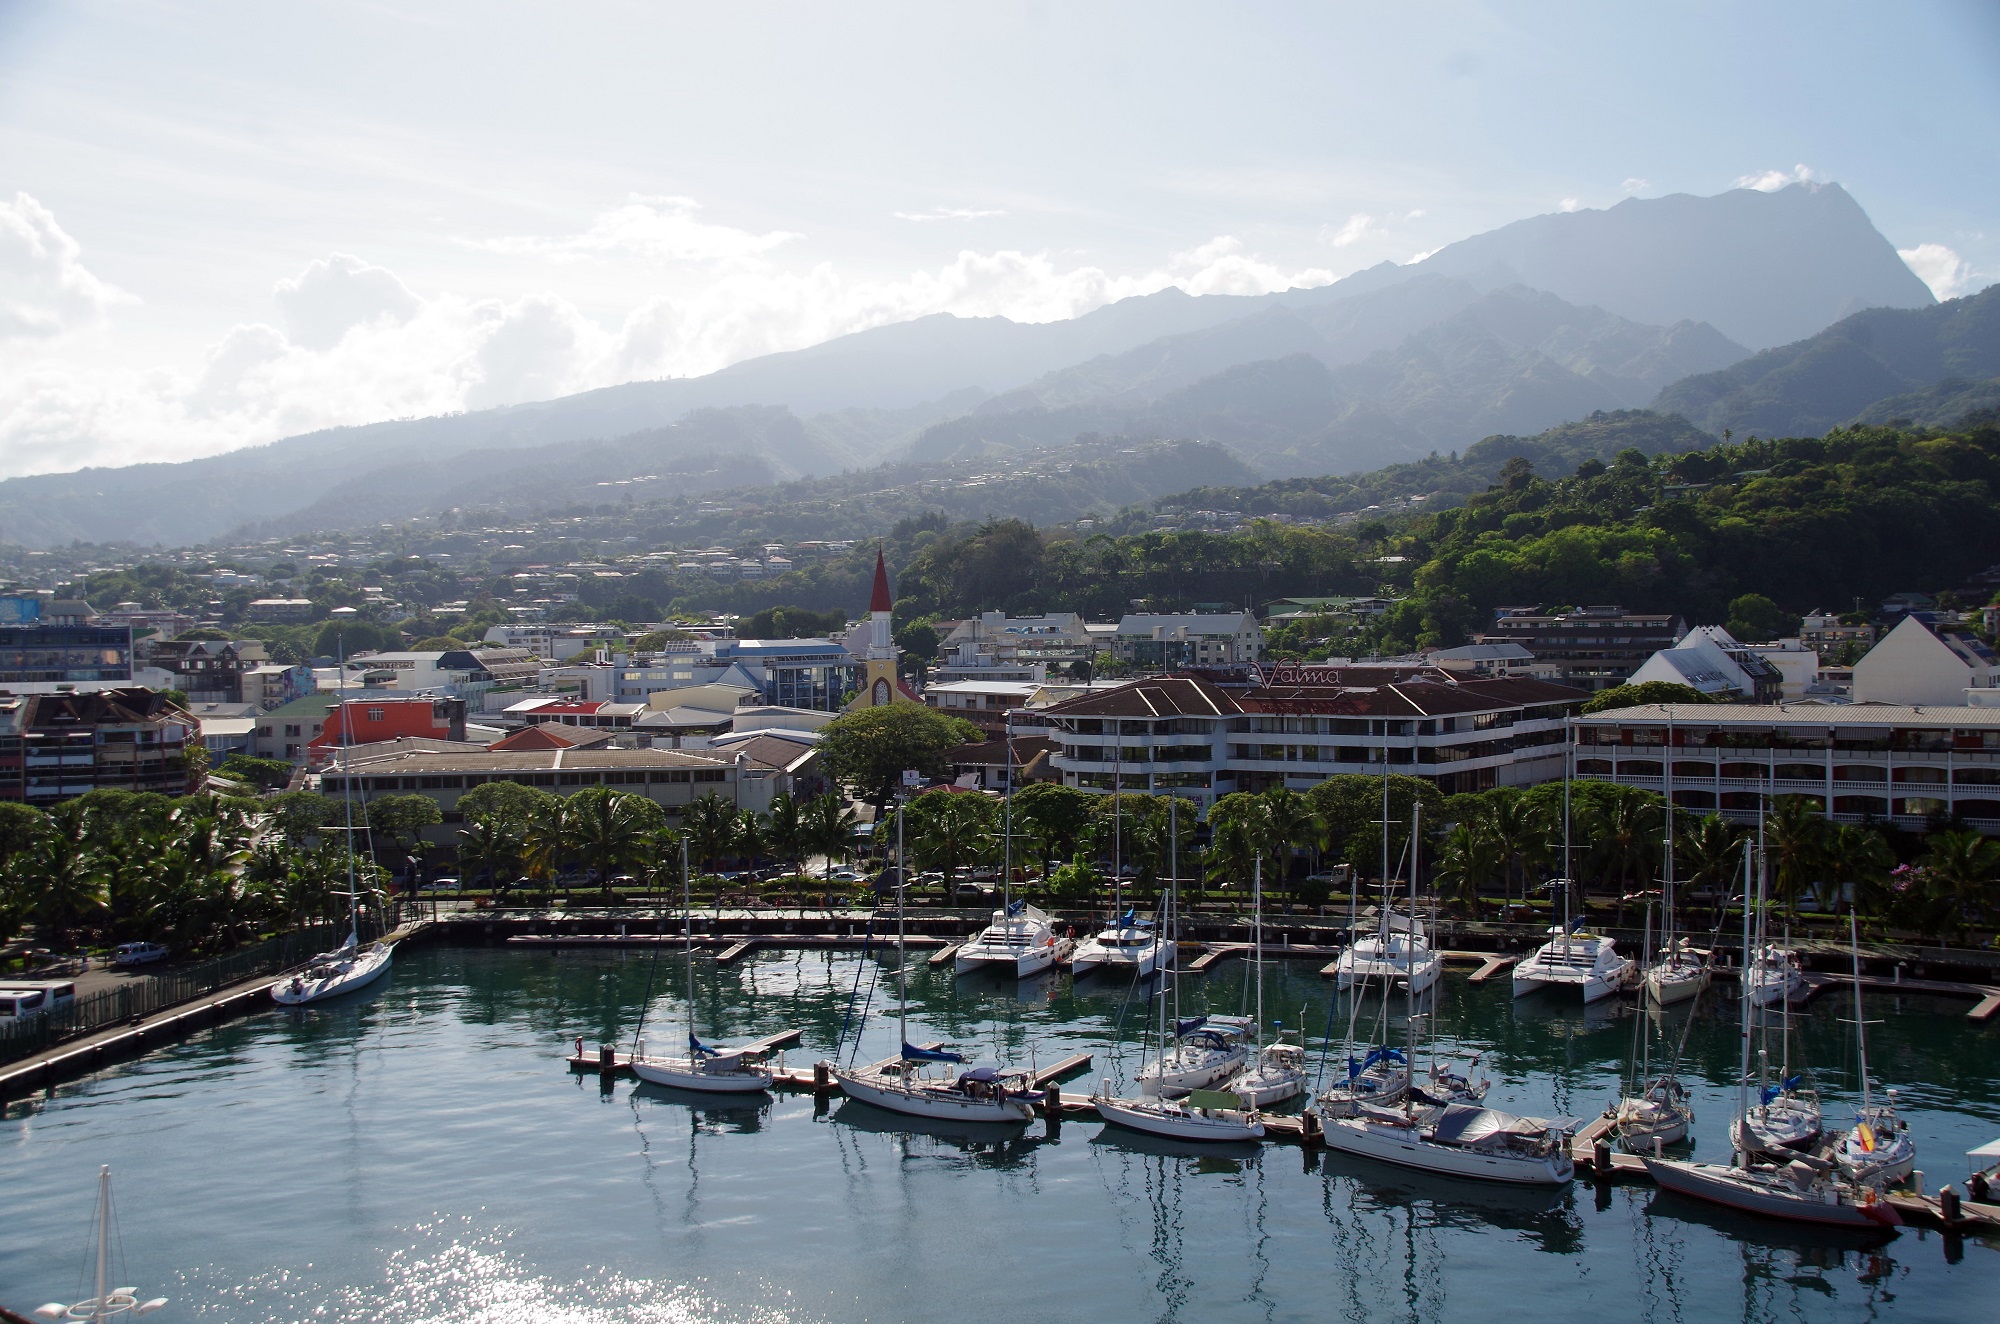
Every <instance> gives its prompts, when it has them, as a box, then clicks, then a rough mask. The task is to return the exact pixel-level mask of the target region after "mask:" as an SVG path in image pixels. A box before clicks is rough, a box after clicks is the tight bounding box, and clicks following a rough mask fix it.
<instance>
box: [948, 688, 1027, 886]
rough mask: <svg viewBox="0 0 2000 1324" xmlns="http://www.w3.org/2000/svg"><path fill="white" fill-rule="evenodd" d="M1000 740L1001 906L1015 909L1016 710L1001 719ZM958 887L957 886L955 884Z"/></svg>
mask: <svg viewBox="0 0 2000 1324" xmlns="http://www.w3.org/2000/svg"><path fill="white" fill-rule="evenodd" d="M1000 738H1001V739H1002V740H1004V741H1006V742H1007V786H1006V789H1005V790H1003V791H1002V792H1001V793H1000V905H1001V907H1002V908H1003V909H1006V910H1012V909H1013V908H1014V710H1013V709H1012V708H1009V709H1008V710H1007V711H1006V713H1005V714H1004V715H1002V717H1001V719H1000ZM954 886H956V884H954Z"/></svg>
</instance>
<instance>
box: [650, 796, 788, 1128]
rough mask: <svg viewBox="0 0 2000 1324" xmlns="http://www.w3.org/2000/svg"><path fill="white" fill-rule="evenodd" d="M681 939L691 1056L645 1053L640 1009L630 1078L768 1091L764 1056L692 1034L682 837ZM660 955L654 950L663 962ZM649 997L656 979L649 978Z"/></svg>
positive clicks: (690, 921) (690, 933)
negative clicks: (714, 1043) (707, 1042)
mask: <svg viewBox="0 0 2000 1324" xmlns="http://www.w3.org/2000/svg"><path fill="white" fill-rule="evenodd" d="M681 914H682V921H681V933H682V937H683V939H684V948H685V951H686V956H687V969H686V974H685V979H684V982H683V985H682V996H683V997H684V998H685V999H686V1002H687V1052H686V1053H684V1054H680V1055H671V1056H662V1055H656V1054H652V1053H648V1052H647V1051H646V1040H645V1038H644V1036H645V1033H646V1009H645V1006H644V1005H643V1004H642V1005H641V1006H640V1008H639V1025H638V1028H636V1029H635V1030H633V1032H632V1074H633V1075H635V1076H637V1077H638V1078H639V1079H640V1080H643V1081H645V1082H646V1083H647V1084H649V1085H671V1086H673V1087H674V1088H676V1089H683V1090H698V1091H700V1092H701V1093H704V1094H754V1093H756V1092H757V1091H759V1090H762V1089H767V1088H769V1086H770V1084H771V1068H770V1067H769V1066H767V1065H766V1064H765V1062H764V1058H763V1054H762V1053H755V1052H745V1051H742V1050H740V1049H738V1050H731V1049H727V1048H715V1047H711V1046H710V1045H708V1044H704V1043H703V1042H702V1041H701V1040H700V1039H699V1038H697V1037H696V1036H695V1028H694V893H693V891H692V886H691V884H690V883H689V881H688V854H687V837H686V835H685V834H683V836H682V837H681ZM659 958H660V949H659V948H658V947H657V946H656V947H654V948H653V960H654V962H655V963H657V962H658V961H659ZM646 983H647V989H648V992H649V993H650V991H651V987H652V979H651V976H650V975H649V976H648V978H647V981H646Z"/></svg>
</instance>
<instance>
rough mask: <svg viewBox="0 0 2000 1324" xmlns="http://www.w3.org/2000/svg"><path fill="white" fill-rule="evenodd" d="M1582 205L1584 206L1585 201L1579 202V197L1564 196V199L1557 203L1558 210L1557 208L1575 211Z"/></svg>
mask: <svg viewBox="0 0 2000 1324" xmlns="http://www.w3.org/2000/svg"><path fill="white" fill-rule="evenodd" d="M1581 206H1583V203H1581V202H1579V201H1578V200H1577V199H1575V198H1564V199H1563V200H1562V201H1561V202H1559V203H1557V204H1556V210H1557V211H1575V210H1577V209H1578V208H1579V207H1581Z"/></svg>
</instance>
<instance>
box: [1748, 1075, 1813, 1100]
mask: <svg viewBox="0 0 2000 1324" xmlns="http://www.w3.org/2000/svg"><path fill="white" fill-rule="evenodd" d="M1804 1081H1805V1077H1803V1076H1787V1077H1785V1078H1784V1080H1782V1081H1781V1082H1779V1083H1778V1084H1776V1085H1766V1086H1765V1087H1764V1088H1763V1090H1762V1092H1761V1093H1760V1095H1759V1097H1760V1098H1762V1099H1763V1101H1764V1102H1765V1103H1769V1102H1771V1100H1773V1099H1775V1098H1777V1097H1778V1096H1779V1095H1780V1094H1783V1093H1784V1092H1785V1091H1786V1090H1795V1089H1797V1088H1798V1087H1799V1086H1800V1085H1801V1084H1803V1083H1804Z"/></svg>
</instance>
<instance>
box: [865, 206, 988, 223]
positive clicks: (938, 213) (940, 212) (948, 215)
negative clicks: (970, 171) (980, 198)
mask: <svg viewBox="0 0 2000 1324" xmlns="http://www.w3.org/2000/svg"><path fill="white" fill-rule="evenodd" d="M889 214H890V215H891V216H893V217H895V218H896V219H897V220H899V221H916V222H917V223H919V224H924V223H926V222H930V221H977V220H980V219H982V218H984V217H987V216H1005V215H1006V214H1007V213H1006V212H1004V211H1001V210H999V209H997V208H980V207H933V208H931V209H930V210H929V211H892V212H890V213H889Z"/></svg>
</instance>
